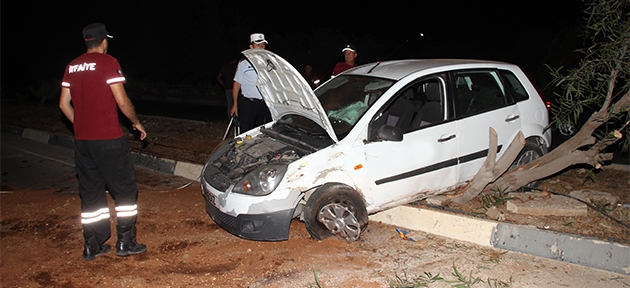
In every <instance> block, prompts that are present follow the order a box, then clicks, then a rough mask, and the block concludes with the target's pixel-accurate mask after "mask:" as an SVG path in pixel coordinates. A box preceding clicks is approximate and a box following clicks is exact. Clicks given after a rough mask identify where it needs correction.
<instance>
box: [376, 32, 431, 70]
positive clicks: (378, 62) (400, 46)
mask: <svg viewBox="0 0 630 288" xmlns="http://www.w3.org/2000/svg"><path fill="white" fill-rule="evenodd" d="M422 36H424V34H423V33H420V37H422ZM407 42H409V38H407V40H405V42H403V43H402V44H400V45H398V47H396V49H394V51H392V52H390V53H389V54H387V56H385V58H383V60H378V61H376V64H374V67H372V69H370V71H368V72H367V74H370V73H372V70H374V68H376V67H378V65H381V63H382V62H383V61H385V60H387V59H388V58H389V56H392V54H394V52H396V51H398V50H399V49H400V48H402V47H403V46H405V44H407Z"/></svg>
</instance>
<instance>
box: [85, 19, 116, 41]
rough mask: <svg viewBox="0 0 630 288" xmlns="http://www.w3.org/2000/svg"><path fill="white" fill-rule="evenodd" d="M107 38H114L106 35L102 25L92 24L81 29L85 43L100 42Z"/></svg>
mask: <svg viewBox="0 0 630 288" xmlns="http://www.w3.org/2000/svg"><path fill="white" fill-rule="evenodd" d="M105 37H107V38H114V37H112V36H110V35H108V34H107V29H106V28H105V24H103V23H94V24H90V25H88V26H85V28H83V40H85V41H101V40H103V39H105Z"/></svg>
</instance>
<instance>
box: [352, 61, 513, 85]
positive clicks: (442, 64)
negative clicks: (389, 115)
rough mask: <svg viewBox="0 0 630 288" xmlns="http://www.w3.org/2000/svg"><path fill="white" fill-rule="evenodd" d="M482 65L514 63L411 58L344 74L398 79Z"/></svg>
mask: <svg viewBox="0 0 630 288" xmlns="http://www.w3.org/2000/svg"><path fill="white" fill-rule="evenodd" d="M484 67H486V68H499V67H501V68H511V67H516V65H514V64H509V63H505V62H498V61H487V60H472V59H412V60H395V61H384V62H375V63H370V64H366V65H362V66H359V67H356V68H353V69H350V70H347V71H345V73H344V74H346V75H348V74H353V75H369V76H373V77H381V78H388V79H393V80H400V79H402V78H404V77H405V76H407V75H409V74H411V73H415V72H421V71H426V72H427V73H431V72H430V70H435V71H434V72H438V71H444V70H453V69H465V68H484Z"/></svg>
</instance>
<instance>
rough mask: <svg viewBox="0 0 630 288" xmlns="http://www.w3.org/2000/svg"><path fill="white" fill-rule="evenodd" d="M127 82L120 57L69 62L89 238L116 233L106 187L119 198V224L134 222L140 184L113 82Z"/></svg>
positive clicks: (91, 57)
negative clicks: (120, 115)
mask: <svg viewBox="0 0 630 288" xmlns="http://www.w3.org/2000/svg"><path fill="white" fill-rule="evenodd" d="M117 83H125V77H124V76H123V73H122V69H121V68H120V65H119V64H118V61H117V60H116V58H114V57H112V56H110V55H107V54H101V53H85V54H83V55H81V56H79V57H77V58H76V59H74V60H72V62H70V64H68V66H67V67H66V71H65V73H64V76H63V82H62V86H63V87H64V88H69V89H70V95H71V97H72V105H73V107H74V139H75V164H76V171H77V175H78V178H79V194H80V195H81V223H82V225H83V231H84V237H85V238H86V239H88V238H89V237H94V236H95V237H96V240H97V241H98V243H99V245H101V244H102V243H104V242H105V241H106V240H107V239H109V237H110V236H111V235H110V234H111V232H110V223H109V215H110V214H109V209H108V206H107V195H106V193H105V191H106V190H108V191H109V193H110V194H111V196H112V198H113V199H114V200H115V206H116V216H117V217H116V218H117V225H123V226H134V225H135V221H136V214H137V213H138V211H137V206H136V200H137V196H138V188H137V184H136V179H135V171H134V167H133V160H132V159H131V154H130V152H129V145H128V143H127V138H126V137H124V133H123V131H122V128H121V127H120V123H119V121H118V110H117V103H116V100H115V98H114V94H113V93H112V90H111V87H110V85H112V84H117Z"/></svg>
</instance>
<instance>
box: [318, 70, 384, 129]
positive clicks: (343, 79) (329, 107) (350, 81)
mask: <svg viewBox="0 0 630 288" xmlns="http://www.w3.org/2000/svg"><path fill="white" fill-rule="evenodd" d="M393 84H394V81H392V80H388V79H382V78H375V77H367V76H357V75H341V76H337V77H335V78H333V79H332V80H330V81H328V82H327V83H326V84H325V85H323V86H321V87H319V88H318V89H316V90H315V95H317V98H319V102H320V103H321V104H322V107H323V108H324V111H326V115H327V116H328V119H329V120H330V123H331V124H332V126H333V129H335V134H337V136H338V138H339V139H342V138H343V137H344V136H345V135H346V134H347V133H348V132H350V129H352V127H353V126H354V124H356V123H357V121H358V120H359V119H360V118H361V116H363V114H364V113H365V111H367V110H368V109H369V108H370V106H372V105H373V104H374V102H376V100H377V99H378V98H380V97H381V95H383V93H384V92H385V91H386V90H387V89H389V87H391V86H392V85H393Z"/></svg>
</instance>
